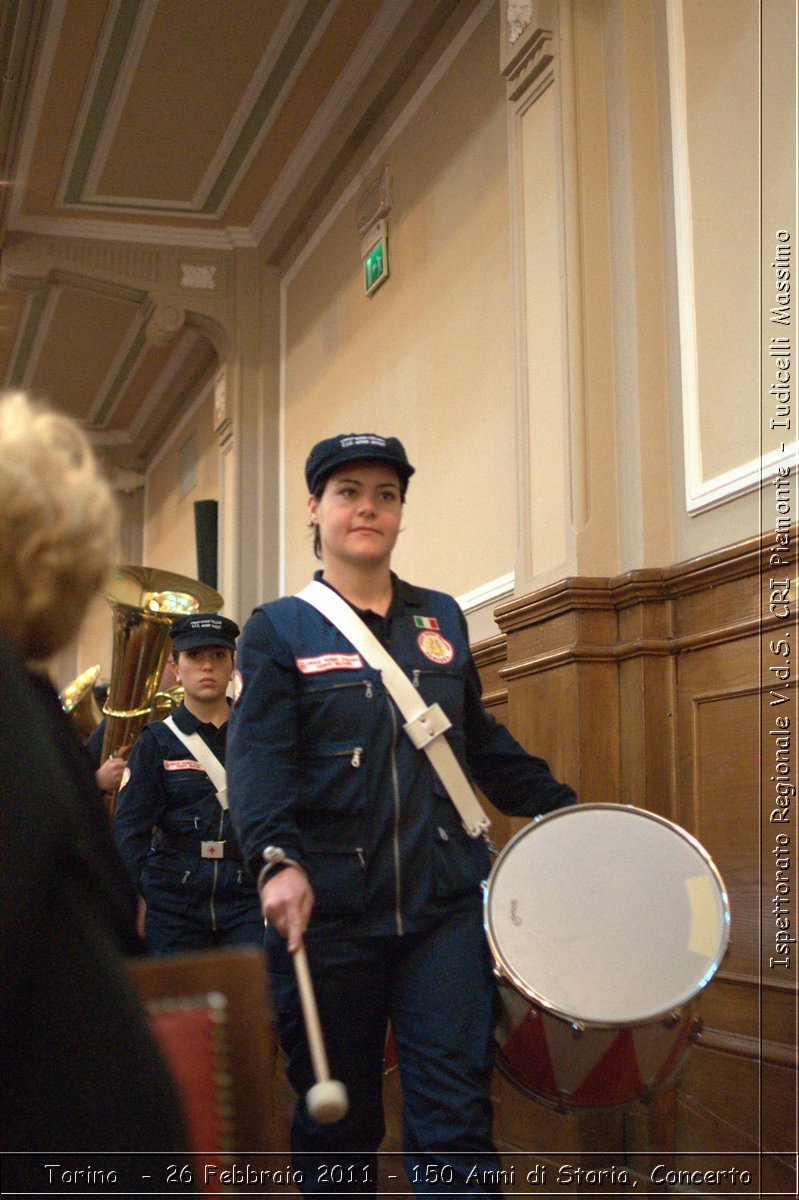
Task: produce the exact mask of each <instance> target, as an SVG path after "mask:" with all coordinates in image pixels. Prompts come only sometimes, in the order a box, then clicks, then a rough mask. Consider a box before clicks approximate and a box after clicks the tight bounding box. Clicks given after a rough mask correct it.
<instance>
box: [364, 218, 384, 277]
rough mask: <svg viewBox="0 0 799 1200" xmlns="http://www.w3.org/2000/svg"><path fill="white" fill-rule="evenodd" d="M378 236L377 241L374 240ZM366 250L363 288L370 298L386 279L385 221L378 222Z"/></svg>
mask: <svg viewBox="0 0 799 1200" xmlns="http://www.w3.org/2000/svg"><path fill="white" fill-rule="evenodd" d="M375 234H377V235H378V239H377V241H375V240H374V237H375ZM367 245H368V249H367V250H366V252H365V253H364V255H363V286H364V290H365V292H366V295H367V296H371V294H372V292H374V291H375V290H376V289H377V288H379V287H380V284H381V283H385V281H386V280H387V279H388V236H387V229H386V222H385V221H378V222H377V227H376V229H375V230H374V232H373V234H372V236H371V237H370V238H369V239H368V242H367Z"/></svg>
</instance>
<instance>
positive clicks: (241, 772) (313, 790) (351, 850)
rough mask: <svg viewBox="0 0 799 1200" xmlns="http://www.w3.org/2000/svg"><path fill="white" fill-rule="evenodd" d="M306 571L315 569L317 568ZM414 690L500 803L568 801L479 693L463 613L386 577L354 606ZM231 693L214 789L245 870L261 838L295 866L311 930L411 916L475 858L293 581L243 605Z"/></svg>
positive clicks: (452, 893)
mask: <svg viewBox="0 0 799 1200" xmlns="http://www.w3.org/2000/svg"><path fill="white" fill-rule="evenodd" d="M319 577H320V575H319V573H318V574H317V578H319ZM360 615H361V616H362V617H364V618H365V619H366V621H367V623H368V624H369V625H370V626H371V628H372V630H373V632H374V633H376V634H377V636H378V638H380V639H381V640H382V641H383V644H384V645H385V646H386V648H387V649H388V651H389V653H390V654H391V655H392V657H393V658H394V659H395V661H397V662H398V663H399V664H400V666H401V667H402V668H403V669H404V671H405V672H406V674H407V675H408V676H409V678H410V679H411V680H412V682H413V683H414V685H415V686H416V687H418V688H419V690H420V692H421V694H422V696H423V697H424V699H425V700H426V702H427V703H428V704H433V703H435V702H436V701H437V702H438V703H439V704H440V705H441V706H442V708H443V709H444V711H445V712H446V714H447V716H448V717H449V719H450V721H451V722H452V728H451V729H450V730H449V732H448V733H447V734H446V735H445V736H446V737H447V738H448V740H449V741H450V744H451V745H452V748H453V750H454V752H455V754H456V755H457V757H458V759H459V761H460V763H461V765H462V767H463V768H464V770H465V771H466V774H467V776H469V777H470V778H471V779H472V780H473V781H474V782H475V783H476V784H478V785H479V787H480V788H481V789H482V790H483V791H484V792H485V794H486V795H487V796H488V797H489V799H490V800H491V801H492V802H493V803H494V804H495V805H496V806H497V807H498V808H500V809H501V810H502V811H504V812H506V813H510V814H513V815H517V816H534V815H536V814H539V813H546V812H549V811H551V810H552V809H555V808H559V807H561V806H562V805H564V804H571V803H573V802H574V800H575V796H574V793H573V791H572V790H571V788H569V787H568V786H566V785H564V784H561V783H558V782H557V781H556V780H555V779H554V778H553V776H552V775H551V774H550V771H549V768H548V766H547V764H546V763H545V762H544V761H543V760H542V759H540V758H534V757H532V756H531V755H529V754H528V753H527V752H526V751H525V750H524V749H523V748H522V747H521V746H520V745H519V743H518V742H516V741H515V739H514V738H513V737H512V736H511V734H510V733H509V732H508V731H507V729H505V728H504V726H502V725H500V724H499V723H498V722H497V721H496V720H495V719H494V718H493V717H492V716H490V715H489V714H488V713H487V712H486V711H485V709H484V707H483V704H482V701H481V699H480V695H481V686H480V679H479V676H478V674H477V670H476V667H475V665H474V662H473V660H472V656H471V653H470V650H469V642H468V633H467V627H466V622H465V620H464V617H463V614H462V612H461V610H460V608H459V607H458V605H457V603H456V601H455V600H454V599H453V597H451V596H447V595H445V594H444V593H441V592H434V591H429V590H425V589H421V588H417V587H412V586H411V585H410V584H407V583H404V582H403V581H401V580H399V579H397V578H396V577H394V599H393V602H392V605H391V607H390V609H389V612H388V613H387V615H386V617H385V618H381V617H378V616H377V615H376V614H374V613H361V614H360ZM238 666H239V670H240V673H241V680H240V682H239V686H240V689H241V691H240V695H239V697H238V699H237V701H236V703H235V705H234V709H233V713H232V715H231V719H230V722H229V724H230V732H229V735H228V795H229V799H230V806H231V811H232V813H233V818H234V822H235V825H236V829H237V832H238V836H239V840H240V842H241V845H242V847H243V850H244V857H245V860H247V861H248V862H249V864H250V866H251V868H252V870H253V872H254V873H255V874H257V873H258V871H259V870H260V869H261V868H262V867H263V865H264V861H263V857H262V853H263V850H264V848H265V847H267V846H278V847H281V848H282V849H283V850H284V851H285V853H286V855H287V856H288V857H290V858H292V859H295V860H296V861H297V862H299V863H300V864H301V865H302V866H303V867H304V868H305V870H306V871H307V873H308V876H309V879H310V883H311V887H312V888H313V891H314V895H315V906H314V912H313V918H312V924H311V929H310V930H309V932H310V933H313V932H314V929H315V928H319V927H320V926H326V927H329V926H330V925H331V923H332V924H334V925H335V924H339V923H340V924H341V925H342V927H346V929H347V931H348V933H349V934H350V935H351V936H362V935H364V934H395V933H404V932H409V931H411V930H415V929H420V928H423V927H424V926H425V925H426V924H427V923H428V922H429V921H431V920H433V919H435V918H436V917H437V916H439V915H441V914H442V913H444V912H446V911H447V910H448V909H449V908H450V907H452V906H453V905H454V904H457V903H458V902H459V901H460V900H462V899H463V897H465V896H466V895H467V894H469V893H474V891H475V890H476V889H477V888H478V886H479V884H480V882H481V880H483V879H484V878H485V877H486V875H487V873H488V868H489V865H490V864H489V856H488V853H487V849H486V846H485V843H484V841H483V840H482V839H477V840H474V839H472V838H470V837H469V836H468V835H467V833H466V832H465V830H464V829H463V827H462V825H461V822H460V818H459V816H458V814H457V812H456V810H455V808H454V806H453V804H452V802H451V800H450V799H449V797H448V796H447V795H446V793H445V791H444V789H443V787H442V785H441V784H440V782H439V780H438V777H437V776H436V774H435V772H434V770H433V768H432V767H431V765H430V763H429V761H428V759H427V756H426V755H425V754H424V752H422V751H419V750H417V749H415V747H414V746H413V745H412V743H411V741H410V739H409V738H408V736H407V734H406V733H405V732H404V731H403V728H402V725H403V717H402V716H401V714H400V713H399V711H398V709H397V708H396V706H395V704H394V703H393V701H392V700H391V698H390V696H389V695H388V692H387V691H386V689H385V687H384V686H383V683H382V679H381V676H380V673H379V672H378V671H376V670H374V669H373V668H372V667H370V666H368V665H367V664H366V663H365V662H364V661H363V660H362V659H361V657H360V655H359V654H358V653H357V652H356V651H355V650H354V648H353V646H352V645H351V644H350V643H349V642H348V641H347V640H346V638H345V637H344V636H343V635H342V634H341V633H339V631H338V630H337V629H336V628H335V627H334V626H333V625H332V624H330V622H329V621H328V620H327V619H326V618H325V617H323V616H322V615H321V614H320V613H319V612H317V610H316V609H314V608H312V607H311V605H309V604H307V603H306V602H305V601H303V600H299V599H297V598H296V597H287V598H284V599H282V600H278V601H275V602H274V603H271V604H265V605H262V606H261V607H260V608H257V609H256V610H255V611H254V613H253V614H252V616H251V617H250V619H249V621H248V622H247V625H246V627H245V629H244V632H243V634H242V636H241V638H240V640H239V647H238Z"/></svg>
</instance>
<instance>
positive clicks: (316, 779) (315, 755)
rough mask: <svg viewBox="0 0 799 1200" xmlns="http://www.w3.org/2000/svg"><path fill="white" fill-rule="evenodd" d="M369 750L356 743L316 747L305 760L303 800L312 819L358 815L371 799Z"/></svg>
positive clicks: (337, 743) (332, 743)
mask: <svg viewBox="0 0 799 1200" xmlns="http://www.w3.org/2000/svg"><path fill="white" fill-rule="evenodd" d="M365 754H366V751H365V749H364V747H363V746H362V745H359V744H358V743H357V742H355V741H346V742H331V743H328V744H327V745H324V746H317V747H314V749H313V750H312V751H311V752H310V753H309V754H308V755H307V756H306V757H305V758H304V761H303V773H304V780H303V787H302V794H303V800H302V801H301V803H300V807H302V808H303V809H305V810H306V812H307V813H308V815H309V816H310V818H311V820H313V817H314V814H317V813H326V814H330V813H340V814H342V815H343V814H355V813H361V812H363V811H364V810H365V808H366V804H367V798H368V790H367V783H366V776H367V771H366V767H365V761H364V760H365Z"/></svg>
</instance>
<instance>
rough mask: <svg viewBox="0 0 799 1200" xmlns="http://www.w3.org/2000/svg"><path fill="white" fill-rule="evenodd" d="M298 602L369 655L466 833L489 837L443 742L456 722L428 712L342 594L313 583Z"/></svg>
mask: <svg viewBox="0 0 799 1200" xmlns="http://www.w3.org/2000/svg"><path fill="white" fill-rule="evenodd" d="M297 596H298V599H300V600H304V601H305V602H306V603H307V604H310V605H312V606H313V607H314V608H315V609H317V610H318V611H319V612H320V613H322V615H323V616H325V617H327V619H328V621H330V622H331V623H332V624H333V625H335V626H336V628H337V629H338V630H339V631H340V632H341V633H343V634H344V636H345V638H346V639H347V641H349V642H351V643H352V645H353V646H354V647H355V649H356V650H358V651H359V652H360V653H361V654H362V655H363V657H364V658H365V659H366V661H367V662H368V664H369V666H370V667H374V668H375V670H378V671H380V673H381V675H382V678H383V683H384V684H385V685H386V688H387V689H388V691H389V692H390V694H391V696H392V697H393V699H394V702H395V703H396V705H397V708H398V709H399V710H400V712H401V713H402V715H403V717H404V718H405V725H404V729H405V732H406V733H407V735H408V737H409V738H410V739H411V741H412V742H413V744H414V746H416V748H417V750H424V752H425V754H426V755H427V757H428V758H429V759H430V762H431V764H432V766H433V768H434V770H435V772H436V774H437V775H438V777H439V779H440V780H441V782H442V783H443V785H444V787H445V788H446V790H447V795H448V796H449V798H450V800H451V801H452V803H453V804H454V805H455V808H456V809H457V810H458V815H459V816H460V818H461V821H462V822H463V827H464V829H465V830H466V832H467V833H468V834H469V836H470V837H479V836H480V834H481V833H486V832H487V830H488V827H489V825H490V822H489V820H488V817H487V816H486V814H485V813H484V812H483V809H482V806H481V804H480V802H479V801H478V799H477V797H476V796H475V794H474V791H473V789H472V787H471V785H470V783H469V781H468V779H467V778H466V776H465V775H464V773H463V769H462V767H461V765H460V763H459V762H458V760H457V758H456V757H455V755H454V753H453V751H452V747H451V746H450V744H449V742H448V741H447V739H446V738H445V737H443V736H442V735H443V734H444V733H445V731H446V730H447V729H449V728H450V721H449V719H448V718H447V715H446V713H445V712H444V710H443V709H442V708H441V705H440V704H432V705H430V706H429V707H428V705H427V704H425V701H424V698H423V697H422V695H421V694H420V692H419V691H418V689H417V688H415V687H414V685H413V684H412V683H411V681H410V679H409V678H408V676H407V675H406V674H405V672H404V671H403V670H402V668H401V667H400V666H399V665H398V663H396V662H395V661H394V659H393V658H392V657H391V655H390V654H389V653H388V651H387V650H386V649H385V648H384V647H383V646H381V644H380V642H379V641H378V640H377V638H376V637H375V635H374V634H373V633H372V631H371V629H369V628H368V626H367V625H365V624H364V622H363V621H362V620H361V618H360V617H359V616H358V614H357V613H356V612H355V610H354V609H353V608H351V607H350V605H349V604H347V602H346V600H344V599H343V597H341V596H339V594H338V592H334V591H333V589H332V588H329V587H327V586H326V585H325V584H324V583H320V582H319V581H318V580H313V581H312V582H311V583H309V584H308V586H307V587H304V588H303V589H302V591H301V592H298V593H297Z"/></svg>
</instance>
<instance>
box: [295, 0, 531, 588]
mask: <svg viewBox="0 0 799 1200" xmlns="http://www.w3.org/2000/svg"><path fill="white" fill-rule="evenodd" d="M496 48H497V14H496V10H495V11H493V12H491V13H490V14H489V16H488V18H487V19H486V20H484V21H483V22H482V24H481V25H480V26H479V28H478V29H477V30H476V32H475V33H474V35H473V37H472V38H471V39H470V40H469V41H468V43H467V44H466V45H465V46H464V48H463V50H462V52H461V53H459V54H458V55H457V57H456V59H455V61H454V62H453V64H452V66H451V67H450V69H449V70H448V71H447V72H446V73H445V74H444V76H443V77H442V78H441V79H440V81H439V82H438V83H437V85H436V86H435V88H434V89H433V90H432V92H431V93H430V95H429V96H428V98H427V99H426V100H425V101H424V103H423V104H422V106H421V107H420V108H419V109H418V111H417V112H416V113H415V115H414V116H413V117H412V118H411V119H410V121H409V122H408V123H407V125H406V126H405V127H404V129H402V131H401V132H400V133H399V134H398V136H396V137H395V138H394V139H392V140H391V142H390V144H388V145H386V146H385V149H384V151H383V153H381V155H380V156H379V158H378V160H377V161H375V163H374V169H373V174H376V173H377V172H379V171H380V170H381V169H382V168H383V167H384V166H385V167H387V168H388V170H389V172H390V177H391V197H392V210H391V213H390V215H389V217H388V224H389V261H390V277H389V279H388V281H387V282H386V283H385V284H384V285H383V286H382V287H381V288H380V289H378V290H377V291H376V292H375V293H374V294H373V296H371V297H366V296H365V295H364V288H363V283H362V268H361V259H360V250H359V236H358V232H357V227H356V219H355V208H356V199H357V194H356V195H353V196H352V197H350V199H349V201H348V202H347V203H346V204H345V205H344V206H343V207H342V208H341V210H340V211H339V212H338V213H337V214H336V215H335V219H334V220H333V221H332V223H331V224H330V226H329V228H328V229H326V230H325V231H324V232H323V233H321V234H320V236H319V237H318V238H317V239H315V240H314V242H313V244H312V249H310V250H309V252H308V253H306V254H305V255H304V256H303V257H302V259H301V260H299V261H298V263H297V265H296V266H295V268H294V269H293V270H292V272H291V274H290V276H289V277H288V278H287V279H286V280H285V284H284V304H285V326H284V392H283V452H284V459H285V488H284V497H285V503H284V519H283V523H282V529H283V538H284V545H285V586H286V589H287V590H291V589H295V588H297V587H298V586H301V585H302V583H303V581H305V580H306V579H307V577H308V574H309V572H310V570H311V568H312V566H313V561H314V560H313V557H312V554H311V550H310V540H309V537H308V535H307V531H306V528H305V526H306V521H307V514H306V508H305V499H306V489H305V484H304V480H303V464H304V461H305V458H306V455H307V453H308V449H309V448H310V446H311V445H312V444H313V443H314V442H315V441H317V440H318V439H319V438H322V437H327V436H330V435H332V434H335V433H338V432H351V431H356V432H363V431H371V432H378V433H390V434H396V435H397V436H399V437H400V438H402V440H403V441H404V443H405V445H406V449H407V451H408V454H409V457H410V459H411V461H412V462H413V463H414V464H415V466H416V468H417V475H416V477H415V478H414V479H413V481H412V483H411V487H410V491H409V496H408V504H407V510H406V520H405V529H404V532H403V534H402V536H401V540H400V544H399V549H398V551H397V555H396V560H395V561H396V566H397V569H398V570H399V571H400V572H401V573H404V574H407V575H408V576H410V577H412V578H414V579H417V580H419V581H420V582H424V583H425V584H426V585H428V586H432V587H441V588H446V590H448V591H451V592H454V593H456V594H462V593H465V592H469V591H471V590H473V589H475V588H477V587H479V586H482V585H484V584H486V583H487V582H489V581H491V580H494V579H496V578H497V577H500V576H503V575H505V574H506V573H508V572H510V571H512V570H513V567H514V559H515V503H516V499H515V479H514V466H513V464H514V398H513V358H512V353H513V345H512V309H511V293H510V247H509V240H508V180H507V148H506V126H505V122H506V117H505V105H504V97H503V88H502V83H501V80H500V78H499V75H498V73H497V69H496Z"/></svg>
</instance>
